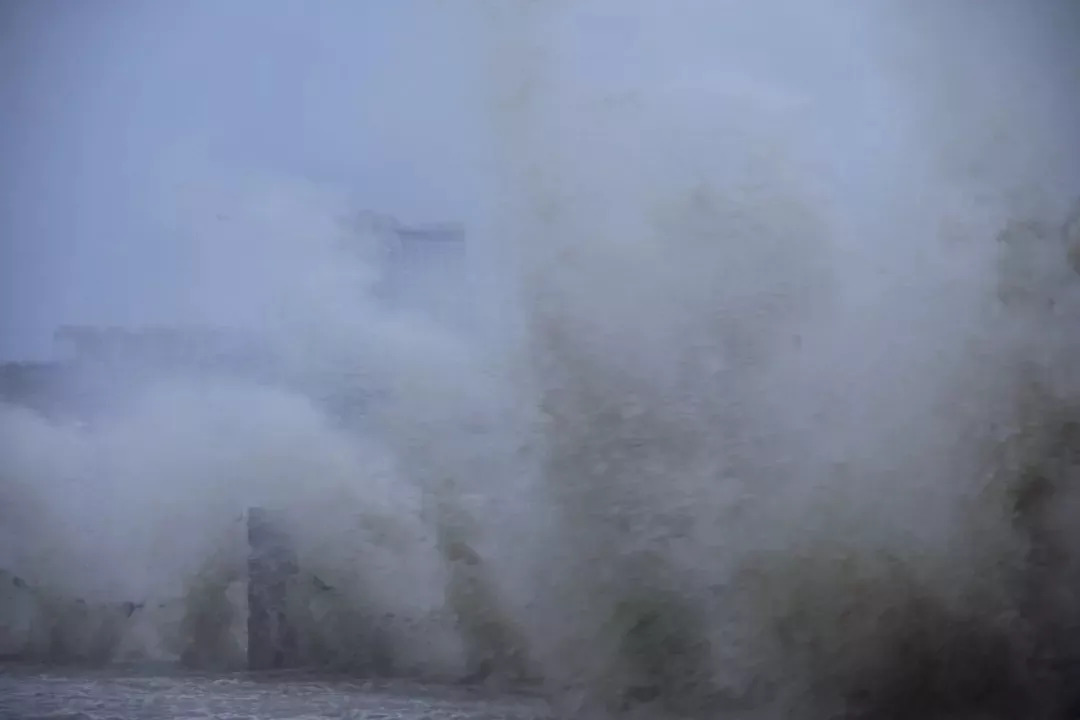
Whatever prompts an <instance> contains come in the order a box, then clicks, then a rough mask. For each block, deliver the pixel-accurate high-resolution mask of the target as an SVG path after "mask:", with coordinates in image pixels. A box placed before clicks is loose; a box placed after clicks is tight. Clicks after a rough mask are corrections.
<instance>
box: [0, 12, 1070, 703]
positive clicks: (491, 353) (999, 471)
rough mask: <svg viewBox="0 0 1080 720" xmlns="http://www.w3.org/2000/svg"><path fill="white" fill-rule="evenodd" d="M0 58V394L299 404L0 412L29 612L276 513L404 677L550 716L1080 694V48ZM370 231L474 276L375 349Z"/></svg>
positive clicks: (194, 554) (1017, 16)
mask: <svg viewBox="0 0 1080 720" xmlns="http://www.w3.org/2000/svg"><path fill="white" fill-rule="evenodd" d="M91 8H93V9H91ZM4 12H5V13H6V14H7V16H8V20H9V22H5V23H4V24H5V27H7V28H13V29H8V30H5V32H6V33H9V37H10V38H11V39H12V41H11V42H10V43H8V42H5V43H4V45H5V47H6V48H7V49H6V50H5V52H6V53H8V54H10V55H11V57H12V58H14V60H13V62H12V63H8V64H7V65H8V66H9V67H10V68H13V69H9V71H8V73H7V75H6V76H5V79H4V85H3V92H4V95H5V96H6V97H7V98H9V99H10V100H11V101H12V102H10V103H9V104H8V105H9V107H12V108H15V112H13V113H9V114H8V116H7V117H6V118H5V119H4V120H3V124H2V125H0V130H2V131H3V132H2V135H3V138H4V139H3V140H2V141H0V143H2V145H0V148H2V151H3V153H4V156H5V157H11V158H15V160H14V162H12V163H10V164H9V165H8V167H7V168H6V169H5V170H4V172H3V173H2V174H0V183H2V184H0V195H2V197H3V198H4V205H3V207H4V210H3V214H2V215H0V222H2V223H3V229H2V232H3V237H4V238H5V241H4V245H3V249H2V250H3V255H2V256H0V266H2V268H3V271H4V274H3V277H2V279H0V282H2V283H3V285H4V287H5V304H4V307H3V310H4V311H5V312H4V313H3V315H2V316H0V328H2V332H3V335H4V341H5V342H4V345H3V351H4V354H5V356H6V357H10V358H12V359H18V358H28V357H37V356H42V355H46V354H47V353H48V346H49V338H50V336H51V333H52V331H53V330H54V329H55V327H56V326H58V325H62V324H90V325H123V326H132V327H140V326H146V325H170V324H177V325H195V326H201V325H208V326H214V327H225V328H229V329H231V331H234V332H236V333H238V334H239V335H243V336H244V337H256V338H258V341H259V343H261V345H262V346H263V347H265V348H269V349H270V351H271V353H270V354H271V355H272V356H273V358H274V366H275V371H276V373H277V376H278V377H283V378H289V379H290V381H296V382H293V383H292V384H291V385H290V384H282V383H269V382H265V381H264V380H263V379H262V378H261V377H255V374H254V373H249V374H247V375H245V374H243V373H241V374H240V375H239V376H237V375H235V374H233V375H228V376H222V375H219V374H211V373H205V374H196V375H194V376H193V375H192V374H190V373H189V374H186V375H184V376H171V375H169V374H168V373H159V374H156V375H154V374H151V375H150V376H151V377H153V378H155V379H154V380H152V381H147V382H140V383H138V384H136V383H134V382H133V381H131V378H132V377H135V375H136V374H139V373H135V372H134V370H133V368H131V367H130V366H124V367H113V368H109V367H106V368H103V369H99V370H98V373H99V375H100V374H103V375H105V376H107V377H106V379H107V380H108V383H109V387H110V388H114V389H115V390H114V391H111V392H114V394H111V395H110V396H109V397H110V398H112V399H113V401H112V402H111V403H110V407H108V408H107V410H108V412H107V413H105V414H104V415H103V416H102V417H101V419H99V420H97V421H95V422H91V423H89V424H76V423H73V422H68V421H65V420H63V419H60V420H57V419H53V418H46V417H44V416H42V415H39V414H36V413H34V412H33V411H31V410H27V409H25V408H19V407H15V406H14V405H11V406H3V407H2V408H0V538H2V539H3V545H4V549H3V550H2V551H0V562H3V563H5V564H7V565H8V566H10V568H11V571H12V572H15V573H17V574H19V575H20V576H22V577H25V578H27V580H28V581H30V582H32V583H34V584H35V585H37V586H42V587H44V586H48V587H51V588H56V589H57V591H58V592H63V593H67V594H71V595H79V596H83V597H88V598H97V599H100V600H126V599H132V598H172V597H177V596H180V595H183V594H184V593H185V592H189V591H190V587H191V585H192V583H193V582H194V581H193V578H195V577H198V576H199V575H200V573H205V572H208V571H207V570H206V568H207V567H213V568H226V567H232V566H234V565H236V563H237V562H239V561H238V559H237V558H239V557H242V552H243V542H242V538H241V536H240V535H238V534H237V533H238V525H237V523H236V519H237V518H238V517H239V516H241V515H242V513H243V512H244V511H245V509H246V508H248V507H250V506H253V505H266V506H273V507H277V508H281V509H282V510H283V511H284V512H285V513H286V516H287V518H288V522H289V525H290V527H291V528H292V530H293V532H294V534H295V536H296V538H297V542H298V547H299V551H300V556H301V564H302V565H303V566H304V567H305V568H308V569H310V571H311V572H312V573H315V574H316V575H317V576H318V577H319V578H320V579H322V580H324V581H326V582H328V583H329V584H330V585H332V586H333V587H334V588H335V592H337V593H339V594H340V595H341V596H342V597H345V598H348V599H349V602H351V603H353V604H354V605H356V606H358V607H362V608H363V610H364V613H367V614H370V615H371V616H373V617H378V616H381V615H382V614H384V613H394V614H395V616H397V617H400V618H402V620H401V622H395V623H391V624H390V626H389V629H388V630H386V632H387V633H388V637H389V638H390V639H389V641H388V642H389V644H390V646H391V648H392V652H393V653H396V654H397V655H399V656H400V657H401V658H403V659H404V660H403V662H405V663H406V664H408V663H414V664H421V665H424V667H425V668H426V669H428V670H431V671H438V672H445V673H450V674H467V673H469V672H471V671H472V670H474V669H475V665H476V663H477V662H478V660H477V654H478V653H479V654H481V655H484V654H485V653H486V656H487V657H489V659H490V660H491V662H494V664H495V665H497V666H498V667H499V668H500V669H502V670H507V671H510V672H511V674H513V673H514V672H517V671H521V672H522V673H524V674H526V675H530V676H536V677H541V678H543V679H544V682H545V688H546V689H547V690H548V691H549V692H550V694H551V696H552V697H553V698H555V700H556V707H558V708H560V709H561V710H564V711H566V712H567V713H569V714H573V713H575V712H576V713H582V714H588V713H593V712H601V709H603V711H604V712H609V711H610V712H613V713H614V712H619V711H623V710H625V711H631V710H629V709H628V708H632V707H636V706H637V704H639V703H645V702H649V701H651V702H654V703H656V704H654V705H653V706H651V707H652V708H653V710H655V711H656V712H660V710H659V709H657V708H663V711H664V712H669V713H672V714H676V715H678V714H682V715H694V716H708V717H715V716H717V714H718V713H721V714H722V713H730V714H733V715H737V716H745V715H751V714H753V715H754V716H758V715H757V714H760V716H763V717H775V716H777V715H778V714H779V715H785V716H786V715H791V716H794V717H814V718H816V717H834V716H837V715H836V714H837V713H841V712H848V713H850V714H851V716H853V717H934V716H943V717H944V716H953V715H955V716H962V717H966V716H971V715H970V713H976V712H982V713H984V714H986V713H991V714H992V713H1003V714H1001V715H1000V716H1001V717H1017V716H1032V717H1034V716H1037V714H1038V713H1039V712H1044V709H1043V707H1042V705H1044V704H1045V705H1046V708H1047V709H1046V710H1045V713H1047V714H1048V716H1049V714H1051V713H1052V712H1055V711H1056V710H1057V709H1058V705H1059V704H1060V702H1062V701H1060V697H1059V696H1060V695H1061V694H1062V693H1061V692H1059V691H1060V686H1061V685H1062V684H1067V682H1064V681H1062V680H1061V679H1060V678H1058V677H1057V676H1054V677H1050V678H1049V679H1047V678H1044V677H1042V676H1041V675H1039V674H1038V672H1037V671H1034V670H1028V669H1024V668H1028V667H1029V666H1030V667H1034V666H1035V665H1036V664H1037V663H1035V662H1034V660H1032V658H1035V657H1036V656H1038V657H1039V658H1041V657H1043V656H1044V655H1047V654H1048V655H1053V656H1054V657H1058V656H1060V657H1071V656H1072V655H1073V654H1074V652H1075V651H1077V650H1080V647H1074V643H1073V642H1072V641H1071V640H1069V639H1068V638H1071V637H1072V635H1070V631H1072V630H1073V628H1075V627H1076V626H1077V620H1078V618H1077V617H1076V613H1077V610H1078V609H1080V603H1076V602H1073V601H1072V599H1073V598H1074V597H1075V596H1074V594H1073V592H1074V590H1076V589H1080V584H1078V583H1080V575H1077V573H1076V569H1077V568H1076V562H1077V560H1080V558H1078V557H1077V556H1076V551H1075V548H1076V547H1077V544H1076V540H1077V538H1076V537H1075V532H1076V531H1075V530H1074V529H1073V527H1072V526H1073V525H1074V523H1072V522H1070V518H1071V517H1072V515H1071V513H1072V510H1073V508H1074V506H1075V503H1076V502H1077V498H1078V493H1077V486H1076V468H1075V467H1074V461H1073V460H1072V459H1070V458H1071V457H1072V456H1071V455H1070V454H1069V452H1066V450H1062V447H1066V449H1067V448H1068V447H1070V443H1075V439H1072V440H1070V439H1068V437H1066V436H1067V435H1068V432H1067V431H1068V428H1069V427H1071V425H1070V424H1071V423H1073V422H1075V418H1074V416H1075V414H1076V410H1075V408H1076V402H1077V399H1078V392H1080V378H1078V377H1077V371H1076V370H1075V368H1074V366H1075V362H1073V361H1072V359H1073V358H1074V357H1075V350H1076V349H1077V348H1076V347H1075V345H1076V342H1077V337H1076V335H1075V327H1076V320H1077V318H1078V313H1080V305H1078V294H1080V278H1078V277H1076V274H1075V271H1074V269H1073V267H1072V266H1071V265H1070V260H1069V257H1070V256H1069V253H1070V252H1076V251H1075V250H1070V248H1071V247H1073V246H1076V247H1080V237H1077V236H1076V234H1077V231H1075V230H1074V231H1073V235H1070V230H1069V229H1068V227H1067V220H1068V218H1069V213H1070V212H1071V211H1072V208H1073V207H1074V203H1075V202H1076V199H1077V198H1078V197H1080V167H1078V163H1077V158H1078V157H1080V148H1078V144H1080V139H1078V138H1077V131H1076V130H1075V129H1076V128H1080V99H1078V93H1077V90H1078V83H1080V53H1078V51H1077V50H1076V49H1075V47H1074V46H1075V43H1074V42H1073V38H1074V37H1075V31H1076V30H1077V29H1078V28H1080V17H1078V15H1077V11H1076V10H1075V8H1073V7H1072V6H1071V5H1070V4H1069V3H1067V2H1065V1H1064V0H1062V1H1061V2H1054V1H1051V0H1047V2H1042V3H1022V2H1019V1H1018V0H1017V1H1015V2H1008V1H1006V0H996V1H994V2H984V3H978V4H976V3H973V2H962V1H960V0H948V1H946V2H939V3H935V4H930V3H921V4H915V3H900V2H881V3H874V4H868V3H856V2H853V1H843V0H832V1H830V2H819V3H813V4H810V3H800V2H794V0H790V1H782V0H769V1H767V2H759V3H754V4H750V3H734V2H690V1H689V0H687V1H678V2H672V3H666V4H660V3H650V2H619V3H616V2H599V1H597V2H577V3H570V2H558V1H552V2H548V3H535V2H524V1H523V2H507V3H495V2H490V3H488V2H477V3H473V4H465V3H461V4H449V3H434V2H431V3H427V2H419V1H417V2H401V3H395V4H393V5H389V4H375V3H335V2H324V3H310V4H299V3H286V2H260V3H253V2H252V3H231V4H229V5H227V6H219V5H216V4H211V3H190V4H187V5H184V6H183V8H182V9H181V8H180V6H177V7H170V8H166V7H161V8H158V6H154V7H153V8H151V7H150V6H146V5H138V4H134V3H128V4H125V3H118V4H109V5H101V6H81V5H80V6H78V7H76V6H75V5H73V4H66V5H65V4H60V3H49V4H42V5H38V4H31V3H24V4H22V5H16V6H13V8H12V9H9V10H5V11H4ZM359 210H373V211H376V212H385V213H390V214H392V215H395V216H397V217H398V218H399V219H401V220H404V221H407V222H426V221H453V222H460V223H462V224H463V225H464V227H465V232H466V238H467V239H466V243H467V244H466V247H467V250H466V255H465V259H464V262H462V263H460V264H454V265H452V264H449V263H443V262H442V261H436V260H431V261H429V262H428V265H427V266H426V267H424V268H420V267H419V264H420V263H421V262H422V261H423V260H422V258H420V259H418V260H413V261H409V262H411V263H414V264H409V265H408V268H409V269H410V271H409V272H406V273H404V274H403V275H401V276H400V277H403V278H405V280H404V281H402V282H401V283H400V284H399V285H398V286H397V290H396V292H397V295H396V298H397V304H388V303H386V302H385V301H384V300H382V299H380V297H379V293H378V292H377V290H378V289H379V288H380V287H382V286H383V285H382V284H380V283H381V281H382V280H384V279H385V273H387V272H388V271H387V270H386V268H385V267H384V266H383V265H382V264H381V261H380V259H379V258H380V257H381V255H380V246H379V242H380V239H379V237H377V235H376V234H375V233H370V232H366V231H364V230H363V226H362V225H358V224H357V223H356V222H355V218H356V212H357V211H359ZM1070 243H1071V244H1072V245H1070ZM440 268H441V270H440ZM395 277H398V276H395ZM136 369H139V370H148V368H136ZM140 376H141V374H140ZM98 379H99V380H100V377H99V378H98ZM297 379H302V382H300V381H299V380H297ZM300 387H303V388H304V389H303V390H301V389H299V388H300ZM341 396H348V397H354V396H355V397H362V398H363V401H362V405H361V410H359V411H357V412H355V413H353V414H352V415H350V417H349V419H348V420H343V419H342V418H341V417H339V416H338V414H336V413H335V412H334V411H333V410H331V409H330V406H329V405H328V404H327V403H325V402H323V400H325V399H326V398H328V397H329V398H332V397H341ZM1063 428H1064V429H1063ZM1063 437H1064V438H1065V439H1061V438H1063ZM1035 476H1038V478H1040V480H1039V481H1038V483H1035V484H1036V485H1038V486H1039V487H1040V488H1042V489H1041V490H1039V491H1037V492H1036V494H1037V495H1038V494H1039V493H1043V495H1039V497H1040V498H1041V497H1044V496H1045V497H1049V498H1050V499H1049V500H1046V501H1042V500H1039V501H1034V502H1035V505H1033V506H1029V505H1023V503H1021V501H1019V500H1018V499H1017V498H1018V497H1019V496H1024V497H1027V495H1025V493H1028V492H1029V490H1030V486H1031V485H1032V480H1031V478H1032V477H1035ZM1039 483H1041V484H1039ZM1047 488H1049V490H1047ZM1039 502H1042V504H1039ZM1021 505H1023V507H1021ZM1030 507H1037V509H1036V510H1031V509H1030ZM1035 550H1038V551H1040V552H1043V551H1045V552H1046V553H1049V556H1050V557H1053V558H1054V559H1053V561H1052V563H1051V564H1049V565H1047V564H1038V563H1036V562H1035V561H1034V560H1033V557H1035V556H1034V555H1033V553H1034V551H1035ZM1039 557H1040V558H1041V557H1043V556H1042V555H1040V556H1039ZM208 558H215V559H214V560H208ZM1039 563H1042V561H1041V560H1040V561H1039ZM214 572H219V573H221V574H222V575H223V576H224V575H228V574H229V572H231V571H229V570H220V569H216V570H214ZM1049 578H1052V580H1050V579H1049ZM1050 585H1052V586H1053V587H1054V588H1055V589H1054V590H1052V591H1051V590H1047V589H1046V588H1047V587H1048V586H1050ZM328 634H331V635H332V634H333V633H328ZM339 635H340V637H339V638H338V640H339V642H341V643H345V644H348V643H354V642H355V643H360V642H361V640H360V639H358V638H360V637H361V635H349V634H348V633H339ZM1047 637H1055V638H1059V639H1060V638H1065V639H1064V640H1061V642H1059V643H1058V645H1055V646H1054V647H1053V648H1051V649H1047V647H1046V645H1047V640H1046V638H1047ZM1051 644H1052V643H1051ZM915 666H918V667H920V668H923V670H921V671H915V670H912V668H913V667H915ZM920 673H921V674H920ZM1050 674H1051V675H1052V673H1050ZM987 688H990V689H991V690H992V691H991V690H988V689H987ZM995 693H996V694H995ZM628 698H629V699H628ZM1033 708H1034V709H1033ZM1017 713H1020V715H1017Z"/></svg>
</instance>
